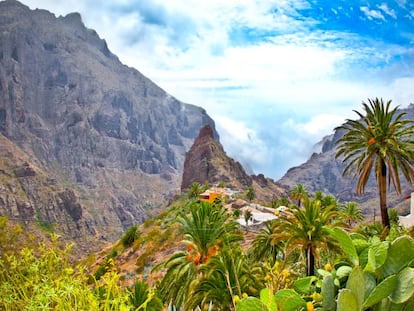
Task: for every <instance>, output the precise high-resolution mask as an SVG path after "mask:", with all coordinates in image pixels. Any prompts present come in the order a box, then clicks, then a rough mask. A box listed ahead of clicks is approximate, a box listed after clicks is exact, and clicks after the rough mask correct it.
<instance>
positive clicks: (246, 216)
mask: <svg viewBox="0 0 414 311" xmlns="http://www.w3.org/2000/svg"><path fill="white" fill-rule="evenodd" d="M252 217H253V213H252V212H251V211H250V210H248V209H247V210H245V211H244V221H245V222H246V232H247V227H248V226H249V220H250V219H252Z"/></svg>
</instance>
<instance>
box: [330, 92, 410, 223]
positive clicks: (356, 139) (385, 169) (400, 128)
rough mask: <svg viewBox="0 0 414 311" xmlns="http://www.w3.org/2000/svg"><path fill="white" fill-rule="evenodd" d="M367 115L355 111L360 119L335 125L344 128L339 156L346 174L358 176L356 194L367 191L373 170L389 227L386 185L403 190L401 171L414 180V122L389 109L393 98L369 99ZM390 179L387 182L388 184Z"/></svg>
mask: <svg viewBox="0 0 414 311" xmlns="http://www.w3.org/2000/svg"><path fill="white" fill-rule="evenodd" d="M362 105H363V108H364V110H365V114H363V113H361V112H358V111H356V110H354V112H355V113H356V114H357V115H358V116H359V117H360V119H359V120H350V119H348V120H347V122H346V123H345V124H344V125H342V126H339V127H337V128H336V130H342V131H344V135H343V136H342V138H340V139H339V140H338V141H337V142H336V144H337V152H336V158H339V157H343V159H342V162H343V163H346V166H345V168H344V170H343V175H346V174H354V175H358V181H357V188H356V192H357V194H361V193H363V192H364V189H365V186H366V184H367V182H368V179H369V177H370V175H371V172H372V171H374V175H375V179H376V183H377V187H378V192H379V198H380V211H381V219H382V225H383V227H384V229H385V230H387V231H388V230H389V228H390V221H389V217H388V212H387V187H389V185H390V183H391V182H392V184H393V186H394V188H395V190H396V192H397V193H398V194H400V193H401V183H400V171H401V172H402V175H403V176H404V177H405V179H406V180H407V181H408V182H409V183H412V182H413V180H414V170H413V168H412V166H413V165H414V141H413V136H414V122H413V121H412V120H409V119H406V118H404V116H405V115H406V113H404V112H402V113H398V112H397V108H398V107H395V108H394V109H391V108H390V105H391V100H389V101H387V102H386V103H384V101H383V100H382V99H378V98H376V99H375V100H372V99H368V103H365V102H362ZM387 178H388V183H387Z"/></svg>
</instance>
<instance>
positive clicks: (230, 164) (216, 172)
mask: <svg viewBox="0 0 414 311" xmlns="http://www.w3.org/2000/svg"><path fill="white" fill-rule="evenodd" d="M194 182H198V183H200V184H204V183H206V182H207V183H208V184H210V185H214V184H217V183H219V182H224V183H225V184H226V186H227V187H230V188H234V189H237V190H240V191H243V190H246V189H247V188H248V187H249V186H252V187H253V188H254V189H255V192H256V196H257V198H258V199H259V200H262V201H266V202H270V201H271V200H272V199H274V198H278V197H281V196H286V195H287V192H286V188H284V187H282V186H281V185H278V184H276V183H275V182H274V181H273V180H272V179H270V178H266V177H265V176H264V175H263V174H260V175H258V176H256V175H248V174H247V173H246V172H245V170H244V168H243V167H242V165H241V164H240V163H239V162H237V161H235V160H234V159H232V158H230V157H229V156H227V154H226V152H225V151H224V149H223V146H222V145H221V143H220V142H219V141H217V140H215V139H214V132H213V128H212V127H211V126H210V125H206V126H204V127H203V128H202V129H201V130H200V133H199V135H198V137H197V138H196V139H195V141H194V144H193V145H192V146H191V148H190V150H189V151H188V152H187V154H186V157H185V162H184V172H183V178H182V183H181V189H182V190H183V191H185V190H187V189H188V188H190V186H191V184H192V183H194Z"/></svg>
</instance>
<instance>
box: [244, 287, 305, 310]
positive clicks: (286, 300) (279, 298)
mask: <svg viewBox="0 0 414 311" xmlns="http://www.w3.org/2000/svg"><path fill="white" fill-rule="evenodd" d="M278 306H279V307H278ZM305 307H306V301H305V300H304V299H303V298H302V297H301V296H300V295H299V294H298V293H296V292H295V291H294V290H292V289H282V290H280V291H278V292H276V293H275V294H274V295H273V293H272V291H271V290H270V289H268V288H264V289H262V290H261V292H260V298H255V297H247V298H244V299H242V300H240V301H239V302H238V303H237V307H236V311H252V310H263V311H278V310H280V311H295V310H298V309H301V308H305Z"/></svg>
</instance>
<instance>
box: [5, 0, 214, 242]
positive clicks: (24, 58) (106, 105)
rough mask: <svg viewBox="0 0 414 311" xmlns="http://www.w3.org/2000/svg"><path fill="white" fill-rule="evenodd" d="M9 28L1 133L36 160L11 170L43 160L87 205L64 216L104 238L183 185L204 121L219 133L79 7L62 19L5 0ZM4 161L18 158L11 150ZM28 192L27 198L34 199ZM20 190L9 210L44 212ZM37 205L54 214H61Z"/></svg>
mask: <svg viewBox="0 0 414 311" xmlns="http://www.w3.org/2000/svg"><path fill="white" fill-rule="evenodd" d="M0 34H1V35H0V134H1V135H2V139H3V140H4V141H8V142H9V143H10V144H11V145H14V146H15V149H16V150H17V149H19V150H20V151H21V152H22V153H24V154H26V155H27V159H26V160H25V161H26V163H27V165H26V166H22V167H21V168H20V169H17V170H14V171H12V172H9V173H8V174H12V178H17V180H20V179H21V178H34V177H36V176H30V174H34V173H33V171H34V172H37V171H36V169H33V171H32V170H31V168H34V167H39V168H40V170H41V171H42V172H43V173H44V174H45V175H47V176H48V177H47V178H49V179H50V180H54V181H55V182H56V185H58V186H59V187H61V188H62V189H65V188H67V189H70V190H68V191H69V192H67V193H66V194H65V195H60V200H65V199H66V200H70V201H74V202H77V204H79V206H80V207H79V208H78V207H74V206H72V207H68V208H67V209H65V208H63V209H62V211H63V213H64V214H65V215H66V216H65V217H69V218H72V216H74V217H75V219H72V220H73V221H74V222H75V223H76V225H77V226H79V227H80V228H83V227H85V226H87V225H89V226H91V228H90V230H91V232H92V231H93V232H100V235H99V236H101V237H102V239H103V240H107V239H109V240H113V239H116V238H119V236H120V235H121V234H122V233H123V231H124V230H125V229H126V228H128V227H129V226H131V225H133V224H135V223H139V222H142V221H143V220H144V219H145V218H146V217H148V215H151V214H153V213H156V212H157V211H158V209H159V208H160V207H161V206H163V204H164V203H165V202H167V201H168V200H169V199H170V198H171V197H173V196H174V195H175V194H176V193H177V192H179V187H180V181H181V176H182V171H183V163H184V157H185V153H186V151H187V150H188V149H189V147H190V146H191V144H192V143H193V141H194V138H195V137H196V135H197V134H198V131H199V129H200V128H201V127H202V126H203V125H205V124H210V125H211V126H212V129H213V132H214V135H215V137H218V135H217V133H216V132H215V129H214V122H213V120H212V119H211V118H210V117H209V116H208V115H207V113H206V112H205V111H204V110H203V109H201V108H199V107H196V106H194V105H189V104H185V103H182V102H180V101H179V100H177V99H175V98H174V97H172V96H171V95H169V94H167V93H166V92H165V91H164V90H162V89H161V88H160V87H158V86H157V85H155V84H154V83H153V82H152V81H150V80H149V79H148V78H146V77H145V76H143V75H142V74H141V73H140V72H139V71H137V70H135V69H133V68H129V67H127V66H125V65H123V64H122V63H121V62H120V61H119V60H118V58H117V57H116V56H115V55H114V54H112V53H111V52H110V50H109V48H108V46H107V44H106V42H105V40H102V39H101V38H99V36H98V34H97V33H96V32H95V31H94V30H91V29H88V28H86V27H85V25H84V24H83V22H82V19H81V16H80V15H79V14H78V13H72V14H68V15H66V16H59V17H56V16H55V15H54V14H52V13H50V12H48V11H46V10H38V9H37V10H30V9H29V8H28V7H26V6H24V5H22V4H21V3H19V2H17V1H14V0H7V1H3V2H0ZM2 148H3V147H2ZM3 149H4V148H3ZM3 149H2V150H3ZM4 150H6V149H4ZM4 159H5V160H4V161H6V160H7V161H9V160H10V161H13V157H12V156H11V155H10V154H9V153H6V154H5V155H4ZM0 169H2V170H4V171H6V170H5V169H4V168H3V167H0ZM21 175H25V177H23V176H21ZM35 175H36V174H35ZM3 178H4V180H6V179H7V175H4V176H3ZM19 178H20V179H19ZM4 182H7V180H6V181H4ZM45 187H46V186H45ZM36 189H37V188H33V189H32V190H33V191H34V192H33V193H32V194H33V196H35V190H36ZM26 190H27V189H23V192H24V193H23V194H22V202H21V203H22V204H23V205H25V206H32V207H33V206H34V205H35V203H34V201H32V200H31V199H30V198H29V197H30V196H31V194H30V195H29V194H27V191H26ZM46 190H47V187H46V188H44V189H38V190H36V191H39V193H45V192H48V191H46ZM13 195H15V194H13V192H12V191H10V190H9V188H8V187H7V186H5V184H4V183H3V184H2V188H1V192H0V196H2V197H8V198H9V199H7V200H3V201H1V200H0V215H10V214H13V215H15V216H16V217H22V218H26V217H32V218H33V219H35V216H36V215H35V214H33V213H29V214H24V213H23V212H22V209H20V210H19V208H18V207H17V204H18V203H17V201H16V200H15V199H11V198H12V197H13ZM58 197H59V196H57V197H56V200H58V199H59V198H58ZM75 198H77V199H75ZM51 200H52V201H53V200H55V199H51ZM56 202H57V201H56ZM36 204H38V205H36V208H35V210H38V214H39V213H40V214H41V215H42V217H44V218H45V219H46V220H48V221H54V220H55V219H58V218H59V217H61V216H58V214H57V213H58V211H57V209H55V208H52V209H51V210H50V211H46V210H47V207H46V206H48V205H47V204H44V205H43V204H41V203H36ZM56 204H57V203H56ZM52 205H53V206H58V204H57V205H55V204H52ZM76 206H78V205H76ZM11 211H14V212H13V213H12V212H11ZM62 215H63V214H62ZM79 232H83V231H82V230H80V231H79ZM82 234H83V233H82Z"/></svg>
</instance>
